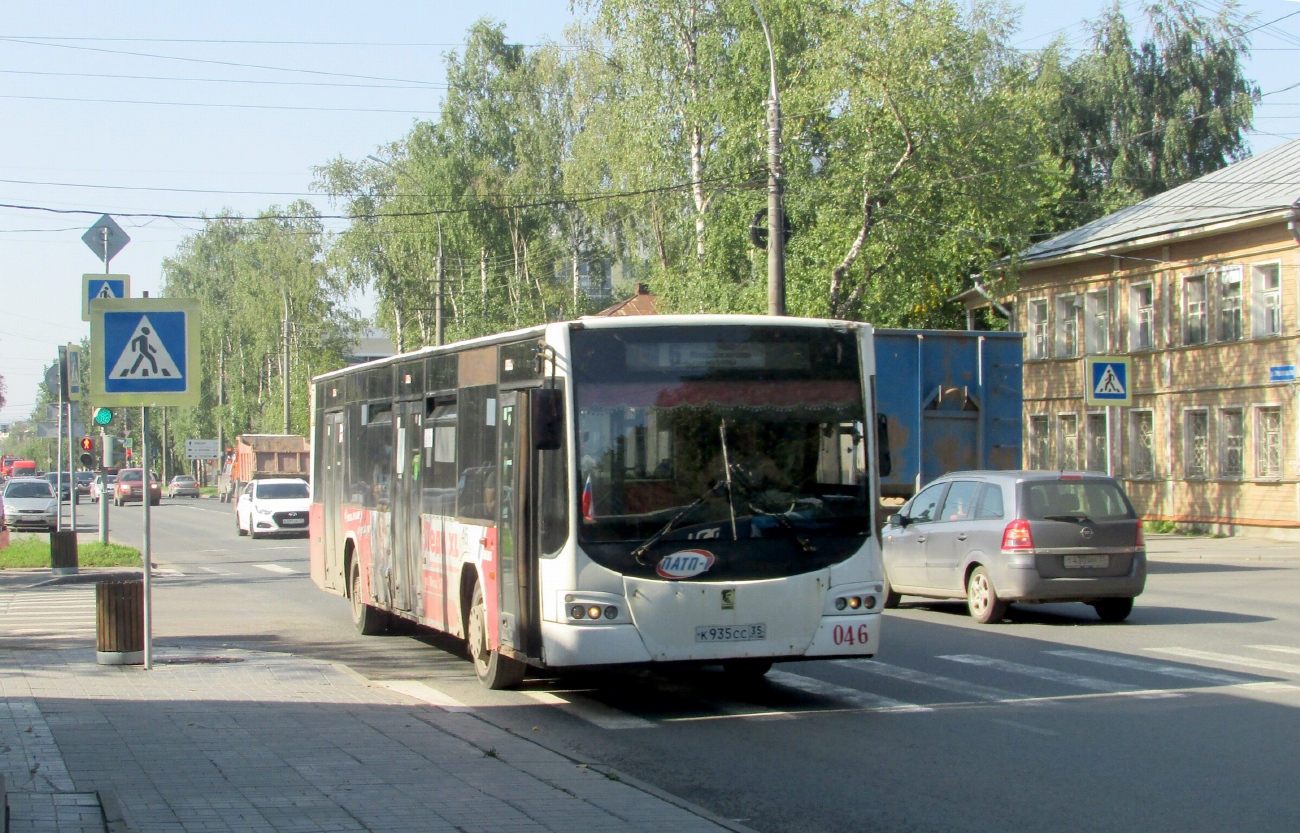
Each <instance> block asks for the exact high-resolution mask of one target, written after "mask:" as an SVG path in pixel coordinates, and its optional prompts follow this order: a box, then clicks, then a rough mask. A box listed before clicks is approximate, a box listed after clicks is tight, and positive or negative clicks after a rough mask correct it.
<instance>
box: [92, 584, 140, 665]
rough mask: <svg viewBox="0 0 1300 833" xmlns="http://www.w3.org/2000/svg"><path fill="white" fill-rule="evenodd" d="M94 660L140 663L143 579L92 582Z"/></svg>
mask: <svg viewBox="0 0 1300 833" xmlns="http://www.w3.org/2000/svg"><path fill="white" fill-rule="evenodd" d="M95 662H97V663H99V664H100V665H143V664H144V580H143V579H131V580H128V581H101V582H100V583H98V584H96V585H95Z"/></svg>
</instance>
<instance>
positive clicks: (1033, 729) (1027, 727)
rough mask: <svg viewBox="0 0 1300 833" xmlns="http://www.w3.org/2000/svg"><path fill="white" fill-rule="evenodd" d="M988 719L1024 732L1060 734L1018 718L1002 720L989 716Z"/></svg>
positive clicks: (1049, 735)
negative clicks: (1023, 721) (1022, 721)
mask: <svg viewBox="0 0 1300 833" xmlns="http://www.w3.org/2000/svg"><path fill="white" fill-rule="evenodd" d="M989 719H990V720H992V721H993V722H994V723H1001V724H1002V725H1003V726H1010V727H1012V728H1013V729H1023V730H1024V731H1026V732H1033V733H1034V734H1037V735H1046V736H1048V737H1056V736H1057V735H1058V734H1060V733H1059V732H1053V731H1052V730H1051V729H1042V728H1039V727H1038V726H1030V725H1029V724H1028V723H1021V722H1020V721H1018V720H1003V719H1002V718H1000V717H991V718H989Z"/></svg>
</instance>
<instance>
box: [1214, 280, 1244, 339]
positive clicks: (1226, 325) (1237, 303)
mask: <svg viewBox="0 0 1300 833" xmlns="http://www.w3.org/2000/svg"><path fill="white" fill-rule="evenodd" d="M1219 340H1220V341H1240V340H1241V267H1240V266H1233V267H1231V268H1228V269H1224V270H1223V271H1222V272H1220V273H1219Z"/></svg>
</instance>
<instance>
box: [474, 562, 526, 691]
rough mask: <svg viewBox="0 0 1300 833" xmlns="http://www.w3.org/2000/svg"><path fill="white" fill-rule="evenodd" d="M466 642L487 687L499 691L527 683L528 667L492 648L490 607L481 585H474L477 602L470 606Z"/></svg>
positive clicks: (475, 670)
mask: <svg viewBox="0 0 1300 833" xmlns="http://www.w3.org/2000/svg"><path fill="white" fill-rule="evenodd" d="M465 638H466V641H467V642H468V643H469V655H470V660H471V661H473V663H474V673H475V674H477V675H478V679H479V682H481V683H482V684H483V685H485V686H487V687H488V688H490V689H492V690H494V691H496V690H500V689H503V688H514V687H515V686H517V685H519V684H520V683H521V682H523V681H524V670H525V669H526V668H527V666H525V665H524V664H523V663H522V662H520V661H519V660H517V659H515V658H513V657H507V656H502V655H501V654H500V653H499V652H497V651H493V650H491V649H489V648H488V629H487V603H486V602H485V601H484V600H483V585H481V584H479V583H478V582H475V583H474V601H473V602H471V604H470V609H469V623H468V626H467V627H466V629H465Z"/></svg>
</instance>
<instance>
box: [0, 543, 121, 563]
mask: <svg viewBox="0 0 1300 833" xmlns="http://www.w3.org/2000/svg"><path fill="white" fill-rule="evenodd" d="M77 565H78V566H80V567H139V566H140V551H139V550H137V549H136V548H135V547H128V546H125V545H123V544H101V543H99V542H98V541H96V542H94V543H90V544H80V545H78V547H77ZM48 566H50V539H49V537H48V536H45V535H14V536H13V537H12V538H10V540H9V548H8V549H3V550H0V569H5V568H10V567H48Z"/></svg>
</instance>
